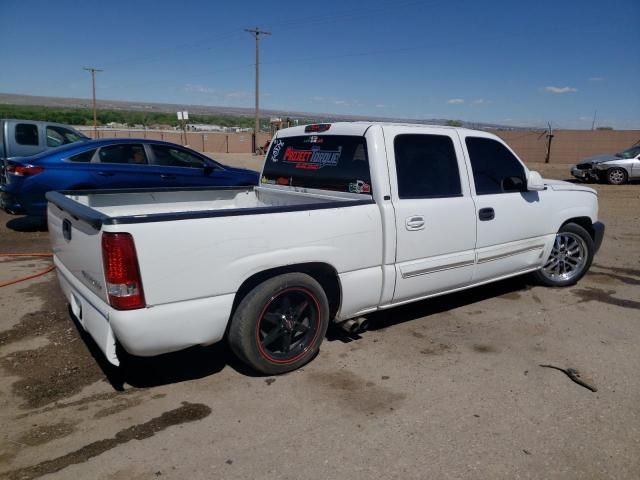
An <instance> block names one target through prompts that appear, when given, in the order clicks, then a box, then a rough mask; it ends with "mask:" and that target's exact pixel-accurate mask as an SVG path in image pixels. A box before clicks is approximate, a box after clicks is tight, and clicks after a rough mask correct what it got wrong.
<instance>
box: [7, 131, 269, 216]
mask: <svg viewBox="0 0 640 480" xmlns="http://www.w3.org/2000/svg"><path fill="white" fill-rule="evenodd" d="M4 167H5V168H4V174H3V175H2V176H1V177H0V181H1V184H0V192H1V206H2V207H3V208H4V209H5V210H6V211H8V212H10V213H27V214H28V215H34V216H45V215H46V208H47V201H46V199H45V193H46V192H48V191H51V190H93V189H107V188H158V187H196V186H201V187H202V186H242V185H257V184H258V173H257V172H254V171H252V170H245V169H241V168H232V167H228V166H224V165H221V164H219V163H217V162H214V161H213V160H211V159H210V158H208V157H205V156H204V155H201V154H200V153H198V152H195V151H193V150H190V149H188V148H184V147H182V146H179V145H175V144H173V143H167V142H159V141H155V140H141V139H120V138H110V139H101V140H92V141H88V142H82V143H80V144H72V145H67V146H64V147H60V148H57V149H54V150H48V151H46V152H43V153H41V154H38V155H34V156H32V157H25V158H21V159H19V160H7V161H6V164H5V165H4Z"/></svg>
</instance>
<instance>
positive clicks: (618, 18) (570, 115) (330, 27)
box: [0, 0, 640, 129]
mask: <svg viewBox="0 0 640 480" xmlns="http://www.w3.org/2000/svg"><path fill="white" fill-rule="evenodd" d="M639 20H640V2H639V1H638V0H623V1H617V0H611V1H608V2H603V1H592V0H584V1H561V0H555V1H548V0H538V1H536V2H518V1H513V0H510V1H485V2H478V1H462V0H444V1H434V0H423V1H408V0H397V1H395V2H391V1H389V0H387V1H377V0H371V1H366V2H365V1H360V0H357V1H352V2H345V1H342V2H337V1H333V0H323V1H316V2H313V1H306V2H300V1H288V0H287V1H278V2H265V1H261V2H253V1H244V2H229V1H225V2H216V1H211V0H207V1H200V0H193V1H191V0H184V1H182V2H175V1H172V2H167V1H164V0H156V1H147V0H142V1H138V0H129V1H126V2H125V1H121V0H110V1H104V0H103V1H93V0H84V1H70V0H57V1H56V2H51V1H40V0H29V1H24V0H0V23H1V24H2V27H1V28H0V44H1V45H2V46H3V55H2V66H1V67H0V68H1V70H0V72H1V73H0V92H4V93H20V94H29V95H47V96H73V97H85V98H86V97H90V95H91V83H90V75H89V73H88V72H85V71H83V70H82V67H83V66H96V67H99V68H103V69H104V70H105V71H104V72H102V73H99V74H98V82H97V86H98V88H97V90H98V98H102V99H112V100H129V101H153V102H169V103H179V104H201V105H223V106H234V107H253V102H254V97H253V95H254V66H253V64H254V40H253V38H252V37H251V36H250V34H248V33H246V32H244V31H243V29H244V28H253V27H255V26H259V27H260V28H261V29H264V30H269V31H271V32H272V33H273V35H272V36H269V37H264V39H263V41H262V42H261V64H262V65H261V87H260V88H261V107H263V108H273V109H279V110H290V111H306V112H329V113H345V114H358V115H372V116H386V117H402V118H417V119H423V118H451V119H463V120H467V121H483V122H493V123H501V124H507V125H509V124H511V125H523V126H537V127H540V126H543V125H546V123H547V122H549V121H550V122H552V124H553V125H555V126H556V127H564V128H591V122H592V119H593V115H594V112H595V111H597V119H596V121H597V124H598V125H601V126H602V125H607V126H612V127H615V128H617V129H624V128H640V61H639V60H640V22H639Z"/></svg>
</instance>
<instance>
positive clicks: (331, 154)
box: [282, 146, 342, 170]
mask: <svg viewBox="0 0 640 480" xmlns="http://www.w3.org/2000/svg"><path fill="white" fill-rule="evenodd" d="M341 154H342V147H338V149H337V150H320V147H318V146H313V147H311V149H310V150H306V149H298V148H294V147H287V148H286V149H285V151H284V156H283V158H282V160H283V161H284V162H285V163H290V164H293V165H295V168H302V169H305V170H319V169H320V168H323V167H335V166H336V165H338V161H339V160H340V155H341Z"/></svg>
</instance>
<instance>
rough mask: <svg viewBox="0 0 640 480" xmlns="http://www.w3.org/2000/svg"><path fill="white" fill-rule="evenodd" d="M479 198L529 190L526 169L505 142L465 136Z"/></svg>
mask: <svg viewBox="0 0 640 480" xmlns="http://www.w3.org/2000/svg"><path fill="white" fill-rule="evenodd" d="M465 144H466V146H467V151H468V152H469V161H470V162H471V170H472V171H473V181H474V184H475V187H476V195H492V194H496V193H513V192H523V191H526V186H527V180H526V178H527V177H526V174H525V169H524V166H523V165H522V163H520V160H518V159H517V158H516V156H515V155H514V154H513V153H511V151H510V150H509V149H508V148H507V147H505V146H504V145H503V144H502V143H500V142H498V141H497V140H494V139H492V138H486V137H466V138H465Z"/></svg>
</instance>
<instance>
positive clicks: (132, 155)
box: [98, 143, 147, 165]
mask: <svg viewBox="0 0 640 480" xmlns="http://www.w3.org/2000/svg"><path fill="white" fill-rule="evenodd" d="M98 158H99V160H100V163H129V164H132V165H136V164H141V165H146V164H147V156H146V155H145V153H144V147H143V146H142V145H141V144H133V143H132V144H129V143H127V144H124V145H109V146H107V147H102V148H101V149H100V152H99V153H98Z"/></svg>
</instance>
